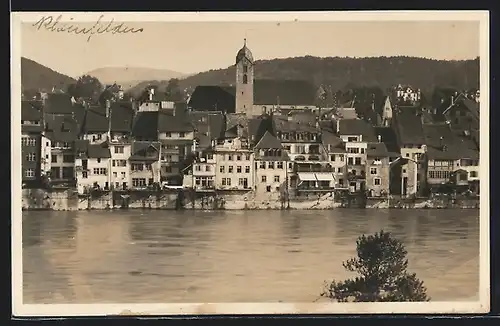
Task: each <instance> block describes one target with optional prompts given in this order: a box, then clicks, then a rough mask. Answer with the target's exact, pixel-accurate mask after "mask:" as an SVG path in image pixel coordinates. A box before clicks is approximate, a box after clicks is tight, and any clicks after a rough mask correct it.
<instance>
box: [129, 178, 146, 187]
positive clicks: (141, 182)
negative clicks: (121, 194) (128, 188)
mask: <svg viewBox="0 0 500 326" xmlns="http://www.w3.org/2000/svg"><path fill="white" fill-rule="evenodd" d="M145 186H146V179H145V178H132V187H145Z"/></svg>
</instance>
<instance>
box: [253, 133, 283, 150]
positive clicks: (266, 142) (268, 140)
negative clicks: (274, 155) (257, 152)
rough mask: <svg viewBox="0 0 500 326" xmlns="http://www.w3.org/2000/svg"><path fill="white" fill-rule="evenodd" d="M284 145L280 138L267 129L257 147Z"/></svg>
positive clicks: (270, 147) (277, 147) (269, 147)
mask: <svg viewBox="0 0 500 326" xmlns="http://www.w3.org/2000/svg"><path fill="white" fill-rule="evenodd" d="M281 148H283V146H282V145H281V142H280V141H279V139H278V138H276V137H274V136H273V135H271V133H270V132H269V131H266V133H265V134H264V136H262V138H261V139H260V140H259V142H258V143H257V145H255V149H281Z"/></svg>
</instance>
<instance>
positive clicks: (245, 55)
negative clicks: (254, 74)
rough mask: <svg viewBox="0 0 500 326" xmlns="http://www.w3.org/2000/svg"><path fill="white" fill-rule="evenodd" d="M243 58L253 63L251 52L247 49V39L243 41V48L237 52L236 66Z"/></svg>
mask: <svg viewBox="0 0 500 326" xmlns="http://www.w3.org/2000/svg"><path fill="white" fill-rule="evenodd" d="M243 58H247V60H248V61H250V62H251V63H253V55H252V51H250V49H249V48H247V39H246V38H245V39H243V47H242V48H241V49H240V50H239V51H238V54H237V55H236V64H238V62H240V61H241V60H242V59H243Z"/></svg>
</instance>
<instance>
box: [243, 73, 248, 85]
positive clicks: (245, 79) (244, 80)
mask: <svg viewBox="0 0 500 326" xmlns="http://www.w3.org/2000/svg"><path fill="white" fill-rule="evenodd" d="M243 84H248V76H247V75H246V74H245V75H243Z"/></svg>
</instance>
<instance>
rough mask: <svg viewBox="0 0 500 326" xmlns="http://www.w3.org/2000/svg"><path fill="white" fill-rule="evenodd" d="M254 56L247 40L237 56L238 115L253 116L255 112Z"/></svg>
mask: <svg viewBox="0 0 500 326" xmlns="http://www.w3.org/2000/svg"><path fill="white" fill-rule="evenodd" d="M253 76H254V63H253V55H252V52H251V51H250V49H248V48H247V40H246V39H245V40H244V44H243V47H242V48H241V49H240V50H239V51H238V54H237V55H236V108H235V109H236V113H247V114H251V112H252V110H253Z"/></svg>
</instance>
